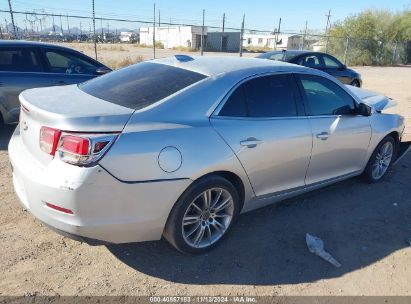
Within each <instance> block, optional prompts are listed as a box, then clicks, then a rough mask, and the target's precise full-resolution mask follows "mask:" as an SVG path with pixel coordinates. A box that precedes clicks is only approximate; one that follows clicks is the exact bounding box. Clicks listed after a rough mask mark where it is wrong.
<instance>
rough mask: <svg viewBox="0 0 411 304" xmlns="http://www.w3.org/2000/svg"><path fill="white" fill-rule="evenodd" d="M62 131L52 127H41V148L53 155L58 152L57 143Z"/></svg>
mask: <svg viewBox="0 0 411 304" xmlns="http://www.w3.org/2000/svg"><path fill="white" fill-rule="evenodd" d="M60 134H61V131H60V130H57V129H53V128H50V127H41V129H40V149H41V150H43V151H44V152H46V153H47V154H50V155H53V156H54V154H55V153H56V149H57V144H58V141H59V138H60Z"/></svg>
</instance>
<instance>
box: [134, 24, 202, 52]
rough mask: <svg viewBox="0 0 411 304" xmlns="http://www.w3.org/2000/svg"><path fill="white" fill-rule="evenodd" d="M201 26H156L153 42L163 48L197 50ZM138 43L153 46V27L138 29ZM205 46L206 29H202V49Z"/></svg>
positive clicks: (199, 42)
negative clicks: (160, 44) (158, 43)
mask: <svg viewBox="0 0 411 304" xmlns="http://www.w3.org/2000/svg"><path fill="white" fill-rule="evenodd" d="M201 28H202V27H201V26H156V27H155V36H156V37H155V40H156V42H161V43H162V44H163V45H164V48H166V49H171V48H173V47H178V46H183V47H189V48H194V49H199V48H200V46H201ZM140 43H141V44H146V45H153V27H152V26H151V27H140ZM206 44H207V27H204V41H203V45H204V47H205V46H206Z"/></svg>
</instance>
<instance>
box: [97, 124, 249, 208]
mask: <svg viewBox="0 0 411 304" xmlns="http://www.w3.org/2000/svg"><path fill="white" fill-rule="evenodd" d="M166 147H174V148H176V149H178V150H179V151H180V154H181V158H182V163H181V166H180V167H179V168H178V169H177V170H176V171H174V172H165V171H163V170H162V169H161V168H160V166H159V154H160V151H162V150H163V149H164V148H166ZM100 165H101V166H102V167H103V168H104V169H106V170H107V171H108V172H109V173H111V174H112V175H113V176H114V177H115V178H117V179H119V180H121V181H123V182H150V181H155V180H172V179H180V178H187V179H190V180H191V181H195V180H196V179H198V178H200V177H202V176H204V175H206V174H208V173H212V172H216V171H228V172H231V173H234V174H236V175H237V176H238V177H240V179H241V180H242V182H243V184H244V188H245V193H246V197H245V202H247V201H248V200H249V199H250V198H251V197H253V191H252V189H251V185H250V183H249V180H248V177H247V175H246V173H245V171H244V169H243V167H242V166H241V164H240V162H239V161H238V159H237V157H236V156H235V154H234V153H233V152H232V150H231V149H230V148H229V146H228V145H227V144H226V143H225V142H224V141H223V139H222V138H221V137H220V136H219V135H218V134H217V133H216V132H215V130H214V129H213V128H212V127H211V125H210V123H209V121H208V119H205V120H204V121H202V122H198V123H195V124H168V123H147V124H140V125H138V126H137V125H133V126H126V128H125V129H124V131H123V133H122V134H121V136H120V137H119V139H118V141H117V142H116V143H115V144H114V145H113V147H112V148H111V149H110V150H109V152H108V153H107V155H106V156H105V157H104V158H103V159H102V160H101V161H100ZM158 190H159V191H161V189H158Z"/></svg>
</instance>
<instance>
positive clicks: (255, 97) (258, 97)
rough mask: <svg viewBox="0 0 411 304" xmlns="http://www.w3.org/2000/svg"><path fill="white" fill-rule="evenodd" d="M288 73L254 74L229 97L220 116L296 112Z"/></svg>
mask: <svg viewBox="0 0 411 304" xmlns="http://www.w3.org/2000/svg"><path fill="white" fill-rule="evenodd" d="M292 81H293V80H292V78H291V76H290V75H272V76H263V77H257V78H253V79H251V80H249V81H247V82H245V83H243V84H242V85H241V86H239V87H238V88H237V89H236V91H234V92H233V94H232V95H231V96H230V97H229V99H228V100H227V102H226V104H225V105H224V107H223V108H222V109H221V111H220V114H219V115H221V116H234V117H287V116H297V106H296V101H295V97H294V90H293V85H292Z"/></svg>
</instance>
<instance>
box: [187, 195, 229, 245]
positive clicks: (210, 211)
mask: <svg viewBox="0 0 411 304" xmlns="http://www.w3.org/2000/svg"><path fill="white" fill-rule="evenodd" d="M233 214H234V202H233V198H232V196H231V194H230V193H229V192H228V191H227V190H225V189H223V188H211V189H207V190H205V191H203V192H202V193H201V194H200V195H198V196H197V197H196V198H195V199H194V200H193V201H192V202H191V204H190V205H189V206H188V208H187V210H186V212H185V214H184V217H183V222H182V232H183V238H184V241H185V242H186V243H187V245H189V246H190V247H193V248H205V247H208V246H210V245H212V244H214V243H215V242H217V241H218V240H219V239H220V238H221V237H222V236H223V235H224V234H225V232H226V231H227V229H228V227H229V226H230V223H231V221H232V219H233Z"/></svg>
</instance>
